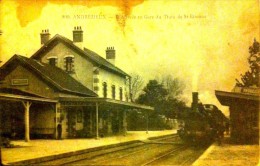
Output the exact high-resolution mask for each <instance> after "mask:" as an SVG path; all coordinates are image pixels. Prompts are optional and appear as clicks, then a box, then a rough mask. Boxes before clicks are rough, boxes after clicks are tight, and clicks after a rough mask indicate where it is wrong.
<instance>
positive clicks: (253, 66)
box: [236, 39, 260, 87]
mask: <svg viewBox="0 0 260 166" xmlns="http://www.w3.org/2000/svg"><path fill="white" fill-rule="evenodd" d="M249 54H250V55H249V57H248V63H249V67H250V69H249V71H247V72H245V74H244V75H243V74H241V81H242V83H241V82H240V81H239V80H237V79H236V81H237V84H236V85H237V86H240V87H250V86H257V87H259V86H260V80H259V74H260V73H259V72H260V44H259V42H257V41H256V39H254V43H253V45H252V46H250V47H249Z"/></svg>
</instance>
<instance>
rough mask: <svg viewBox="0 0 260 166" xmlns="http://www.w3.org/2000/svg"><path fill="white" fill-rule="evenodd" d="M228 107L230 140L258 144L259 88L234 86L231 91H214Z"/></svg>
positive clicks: (238, 142) (237, 142)
mask: <svg viewBox="0 0 260 166" xmlns="http://www.w3.org/2000/svg"><path fill="white" fill-rule="evenodd" d="M215 94H216V96H217V98H218V100H219V101H220V103H221V104H222V105H224V106H228V107H229V111H230V129H231V133H230V134H231V135H230V138H231V141H232V142H233V143H236V144H259V111H260V88H259V87H239V86H235V87H234V89H233V90H232V91H231V92H226V91H215Z"/></svg>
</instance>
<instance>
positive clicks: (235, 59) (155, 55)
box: [0, 0, 260, 115]
mask: <svg viewBox="0 0 260 166" xmlns="http://www.w3.org/2000/svg"><path fill="white" fill-rule="evenodd" d="M0 9H1V10H0V29H1V31H2V35H1V36H0V44H1V45H0V47H1V49H0V60H1V61H2V63H1V64H0V65H2V64H4V63H5V62H6V61H7V60H8V59H9V58H11V57H12V56H13V55H14V54H20V55H24V56H27V57H30V56H31V55H32V54H33V53H34V52H36V51H37V49H39V48H40V46H41V45H40V32H41V31H42V30H43V29H49V31H50V33H51V35H52V36H54V35H55V34H60V35H63V36H65V37H67V38H69V39H72V30H73V28H74V27H75V26H81V28H82V30H83V31H84V36H83V38H84V39H83V41H84V44H83V45H84V46H85V47H86V48H89V49H91V50H93V51H95V52H96V53H98V54H99V55H101V56H103V57H105V49H106V48H107V47H111V46H113V47H114V48H115V49H116V65H117V66H118V67H120V68H122V69H123V70H124V71H126V72H127V73H136V74H139V75H140V76H142V77H143V78H144V80H145V81H148V80H149V79H154V78H158V77H159V78H160V77H162V76H165V75H171V76H172V77H178V78H179V79H181V80H183V82H184V83H185V87H186V88H185V91H184V96H183V97H184V98H185V99H186V101H187V102H188V104H190V102H191V92H192V91H198V92H199V98H200V100H201V101H202V103H212V104H215V105H217V106H218V107H220V109H221V110H223V111H224V112H225V114H227V115H228V109H227V107H222V106H221V104H220V103H219V102H218V100H217V99H216V97H215V90H223V91H231V90H232V88H233V87H234V85H235V83H236V82H235V79H236V78H238V79H239V78H240V74H243V73H244V72H245V71H247V70H248V64H247V57H248V56H249V53H248V47H249V46H250V45H252V43H253V40H254V38H256V40H258V41H259V33H260V30H259V24H260V23H259V20H260V18H259V13H260V12H259V1H258V0H205V1H201V0H191V1H186V0H171V1H167V0H160V1H159V0H149V1H145V0H134V1H127V0H119V1H116V0H107V1H102V0H101V1H93V0H89V1H69V0H62V1H58V0H30V1H29V0H17V1H12V0H0Z"/></svg>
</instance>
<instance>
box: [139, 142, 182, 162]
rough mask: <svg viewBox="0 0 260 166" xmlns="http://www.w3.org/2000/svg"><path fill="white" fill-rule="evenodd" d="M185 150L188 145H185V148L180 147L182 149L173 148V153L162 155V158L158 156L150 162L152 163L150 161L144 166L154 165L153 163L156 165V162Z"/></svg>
mask: <svg viewBox="0 0 260 166" xmlns="http://www.w3.org/2000/svg"><path fill="white" fill-rule="evenodd" d="M185 148H187V146H186V145H183V146H180V147H177V148H173V149H172V150H171V151H169V152H167V153H165V154H162V155H160V156H158V157H156V158H153V159H152V160H150V161H148V162H146V163H143V164H142V166H145V165H153V163H155V162H156V161H158V160H162V159H163V158H165V157H168V156H169V155H172V154H174V153H176V152H180V151H182V150H184V149H185Z"/></svg>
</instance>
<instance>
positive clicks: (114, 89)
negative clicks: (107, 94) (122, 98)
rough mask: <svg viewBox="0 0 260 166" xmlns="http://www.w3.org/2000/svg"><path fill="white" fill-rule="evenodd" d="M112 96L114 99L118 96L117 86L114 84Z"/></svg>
mask: <svg viewBox="0 0 260 166" xmlns="http://www.w3.org/2000/svg"><path fill="white" fill-rule="evenodd" d="M112 98H113V99H115V98H116V87H115V85H112Z"/></svg>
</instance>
